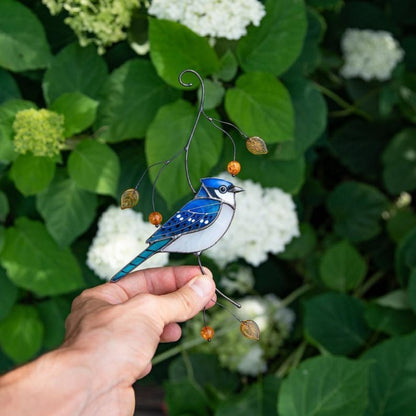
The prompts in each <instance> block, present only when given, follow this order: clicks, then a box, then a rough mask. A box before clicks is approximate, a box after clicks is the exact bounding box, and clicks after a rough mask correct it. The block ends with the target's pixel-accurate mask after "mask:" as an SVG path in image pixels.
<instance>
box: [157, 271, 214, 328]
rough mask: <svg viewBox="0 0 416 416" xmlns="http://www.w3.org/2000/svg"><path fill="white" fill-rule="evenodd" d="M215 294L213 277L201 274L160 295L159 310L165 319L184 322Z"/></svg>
mask: <svg viewBox="0 0 416 416" xmlns="http://www.w3.org/2000/svg"><path fill="white" fill-rule="evenodd" d="M214 296H215V283H214V280H213V279H212V277H210V276H208V275H200V276H197V277H195V278H193V279H192V280H191V281H190V282H188V283H187V284H186V285H185V286H183V287H181V288H180V289H178V290H177V291H175V292H172V293H169V294H166V295H161V296H159V297H158V303H159V310H158V313H159V314H160V316H161V318H162V319H163V321H164V322H165V323H166V324H167V323H169V322H183V321H186V320H188V319H190V318H192V317H193V316H195V315H196V314H197V313H198V312H199V311H200V310H201V309H203V308H204V306H206V305H207V304H208V303H210V302H212V301H211V299H212V298H214Z"/></svg>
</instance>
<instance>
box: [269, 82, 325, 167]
mask: <svg viewBox="0 0 416 416" xmlns="http://www.w3.org/2000/svg"><path fill="white" fill-rule="evenodd" d="M287 87H288V89H289V93H290V96H291V99H292V103H293V107H294V110H295V135H294V140H293V141H291V142H287V143H282V144H281V146H280V148H279V150H278V152H276V156H277V157H278V158H279V159H289V160H290V159H296V158H298V157H300V156H302V155H303V154H304V153H305V151H306V150H307V149H308V148H309V147H310V146H311V145H312V144H313V143H314V142H315V141H316V140H317V139H318V138H319V137H320V136H321V135H322V133H323V132H324V131H325V128H326V120H327V108H326V102H325V100H324V98H323V97H322V94H321V93H320V92H319V91H318V90H317V89H316V88H315V87H314V86H313V84H312V82H309V81H306V80H304V79H297V80H296V82H291V83H289V84H288V85H287Z"/></svg>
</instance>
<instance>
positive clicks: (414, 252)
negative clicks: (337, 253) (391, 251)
mask: <svg viewBox="0 0 416 416" xmlns="http://www.w3.org/2000/svg"><path fill="white" fill-rule="evenodd" d="M395 257H396V259H395V260H396V276H397V279H398V281H399V283H400V284H401V285H402V286H406V285H407V282H408V280H409V276H410V274H411V273H412V272H413V270H414V269H416V229H413V230H411V231H410V232H409V233H408V234H407V235H406V237H404V238H403V239H402V240H401V241H400V243H399V245H398V246H397V248H396V253H395Z"/></svg>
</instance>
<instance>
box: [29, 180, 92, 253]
mask: <svg viewBox="0 0 416 416" xmlns="http://www.w3.org/2000/svg"><path fill="white" fill-rule="evenodd" d="M36 206H37V209H38V211H39V212H40V214H41V215H42V217H43V219H44V220H45V224H46V228H47V230H48V231H49V233H50V234H51V236H52V237H53V238H54V239H55V241H56V242H57V243H58V244H59V245H60V246H61V247H65V246H68V245H69V244H71V243H72V242H73V241H74V240H75V239H76V238H77V237H78V236H79V235H81V234H82V233H83V232H84V231H86V230H87V229H88V227H89V226H90V225H91V223H92V222H93V221H94V217H95V211H96V208H97V197H96V195H95V194H93V193H91V192H89V191H86V190H84V189H80V188H78V187H77V185H76V184H75V182H74V181H73V180H72V179H69V178H65V177H62V175H59V176H58V177H56V178H55V179H54V181H53V182H52V183H51V184H50V185H49V187H48V188H47V189H46V190H45V191H43V192H41V193H40V194H38V195H37V199H36Z"/></svg>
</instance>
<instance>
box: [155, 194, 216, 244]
mask: <svg viewBox="0 0 416 416" xmlns="http://www.w3.org/2000/svg"><path fill="white" fill-rule="evenodd" d="M220 208H221V202H220V201H217V200H215V199H209V198H197V199H193V200H192V201H189V202H188V203H187V204H186V205H185V206H183V207H182V208H181V209H180V210H179V211H178V212H177V213H176V214H175V215H173V216H172V217H171V218H169V219H168V220H167V221H166V222H165V223H164V224H163V225H162V226H161V227H160V228H159V229H158V230H157V231H156V232H155V233H154V234H153V235H151V236H150V237H149V238H148V240H147V243H149V244H150V243H153V242H155V241H159V240H162V239H165V238H174V237H177V236H179V235H183V234H186V233H189V232H193V231H196V230H202V229H204V228H206V227H208V226H209V225H210V224H211V223H212V222H213V221H215V219H216V218H217V215H218V212H219V211H220Z"/></svg>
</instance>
